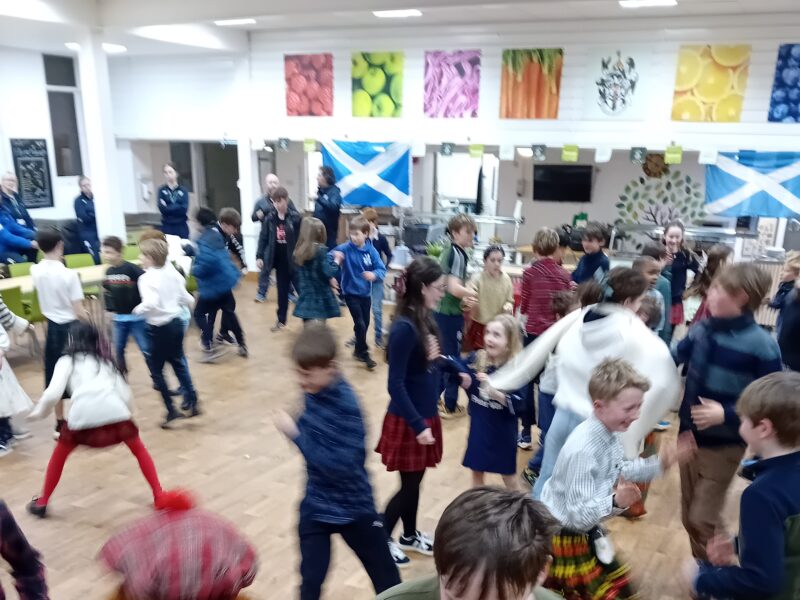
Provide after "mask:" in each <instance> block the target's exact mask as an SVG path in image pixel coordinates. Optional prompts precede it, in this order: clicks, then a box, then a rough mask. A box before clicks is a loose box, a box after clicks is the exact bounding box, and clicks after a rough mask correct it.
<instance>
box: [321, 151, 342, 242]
mask: <svg viewBox="0 0 800 600" xmlns="http://www.w3.org/2000/svg"><path fill="white" fill-rule="evenodd" d="M317 184H318V185H319V188H318V189H317V201H316V203H315V204H314V217H316V218H317V219H319V220H320V221H322V222H323V223H324V225H325V231H326V232H327V233H328V241H327V246H328V249H329V250H333V248H334V247H336V238H337V237H338V234H339V213H340V212H341V208H342V192H341V191H340V190H339V187H338V186H337V185H336V175H334V174H333V169H331V168H330V167H328V166H323V167H320V168H319V173H318V174H317Z"/></svg>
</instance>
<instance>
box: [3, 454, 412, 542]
mask: <svg viewBox="0 0 800 600" xmlns="http://www.w3.org/2000/svg"><path fill="white" fill-rule="evenodd" d="M13 451H14V449H13V448H12V447H11V445H10V444H0V458H3V457H4V456H7V455H8V454H11V453H12V452H13ZM398 551H400V552H402V550H400V549H399V548H398Z"/></svg>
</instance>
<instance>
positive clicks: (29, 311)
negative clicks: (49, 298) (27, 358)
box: [3, 288, 46, 356]
mask: <svg viewBox="0 0 800 600" xmlns="http://www.w3.org/2000/svg"><path fill="white" fill-rule="evenodd" d="M3 300H4V301H5V303H6V306H7V307H8V310H10V311H11V312H13V313H14V314H15V315H19V316H20V317H24V318H25V319H27V321H28V322H29V323H30V324H31V325H35V324H36V323H44V321H45V320H46V319H45V316H44V315H43V314H42V309H41V307H40V306H39V296H38V294H37V293H36V290H34V291H33V292H30V293H27V294H23V293H22V292H21V291H20V288H12V289H10V290H5V291H4V292H3ZM28 333H29V334H30V336H31V355H33V356H40V355H41V354H42V347H41V346H40V344H39V338H38V336H37V335H36V330H35V329H30V330H29V331H28Z"/></svg>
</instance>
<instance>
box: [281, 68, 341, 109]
mask: <svg viewBox="0 0 800 600" xmlns="http://www.w3.org/2000/svg"><path fill="white" fill-rule="evenodd" d="M283 74H284V79H285V80H286V114H287V115H289V116H290V117H330V116H333V55H332V54H293V55H286V56H284V57H283Z"/></svg>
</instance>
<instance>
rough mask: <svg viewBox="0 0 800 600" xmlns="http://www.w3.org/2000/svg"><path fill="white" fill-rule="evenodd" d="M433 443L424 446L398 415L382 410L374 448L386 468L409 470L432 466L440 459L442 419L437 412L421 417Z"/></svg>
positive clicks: (422, 469)
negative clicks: (429, 417) (431, 415)
mask: <svg viewBox="0 0 800 600" xmlns="http://www.w3.org/2000/svg"><path fill="white" fill-rule="evenodd" d="M425 424H426V425H427V426H428V427H430V429H431V433H432V434H433V439H434V440H436V441H435V443H433V444H431V445H429V446H424V445H422V444H420V443H419V442H417V434H416V433H414V430H413V429H411V427H410V426H409V424H408V423H407V422H406V420H405V419H403V418H402V417H398V416H397V415H393V414H390V413H386V416H385V417H384V418H383V428H382V429H381V439H380V440H378V445H377V446H376V447H375V452H377V453H378V454H380V455H381V462H382V463H383V464H384V465H386V470H387V471H401V472H404V473H413V472H417V471H424V470H425V469H427V468H428V467H435V466H436V465H437V464H439V462H440V461H441V460H442V449H443V446H442V421H441V419H440V418H439V416H438V415H436V416H435V417H433V418H431V419H425Z"/></svg>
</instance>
